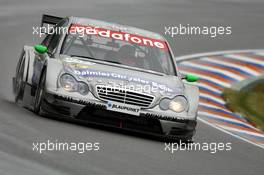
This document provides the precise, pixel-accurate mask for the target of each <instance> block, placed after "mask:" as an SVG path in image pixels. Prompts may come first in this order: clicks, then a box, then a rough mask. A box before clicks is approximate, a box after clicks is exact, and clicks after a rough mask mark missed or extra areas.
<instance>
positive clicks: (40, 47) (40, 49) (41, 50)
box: [34, 44, 48, 54]
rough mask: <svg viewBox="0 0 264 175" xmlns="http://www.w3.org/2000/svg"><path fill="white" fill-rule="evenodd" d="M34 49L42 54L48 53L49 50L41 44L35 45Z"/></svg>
mask: <svg viewBox="0 0 264 175" xmlns="http://www.w3.org/2000/svg"><path fill="white" fill-rule="evenodd" d="M34 49H35V51H37V52H38V53H40V54H43V53H46V52H47V51H48V48H47V47H46V46H44V45H41V44H38V45H35V46H34Z"/></svg>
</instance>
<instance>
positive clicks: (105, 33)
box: [69, 24, 168, 50]
mask: <svg viewBox="0 0 264 175" xmlns="http://www.w3.org/2000/svg"><path fill="white" fill-rule="evenodd" d="M69 32H70V33H72V34H80V36H84V34H86V35H97V36H101V37H106V38H113V39H116V40H122V41H126V42H130V43H134V44H138V45H144V46H149V47H155V48H159V49H163V50H167V49H168V47H167V44H166V42H165V41H162V40H158V39H153V38H147V37H143V36H140V35H136V34H131V33H125V32H120V31H114V30H109V29H104V28H99V27H94V26H84V25H79V24H73V25H71V27H70V28H69Z"/></svg>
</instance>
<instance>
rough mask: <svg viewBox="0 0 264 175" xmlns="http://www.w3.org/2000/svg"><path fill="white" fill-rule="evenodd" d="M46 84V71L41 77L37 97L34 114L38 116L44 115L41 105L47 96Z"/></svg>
mask: <svg viewBox="0 0 264 175" xmlns="http://www.w3.org/2000/svg"><path fill="white" fill-rule="evenodd" d="M45 82H46V70H44V71H43V73H42V75H41V78H40V81H39V85H38V87H37V90H36V95H35V103H34V112H35V113H36V114H38V115H39V114H40V115H41V114H42V110H41V105H42V102H43V97H44V95H45Z"/></svg>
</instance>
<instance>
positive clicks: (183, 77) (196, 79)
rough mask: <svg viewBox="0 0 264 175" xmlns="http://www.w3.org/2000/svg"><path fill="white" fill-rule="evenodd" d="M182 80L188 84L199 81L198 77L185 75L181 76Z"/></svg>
mask: <svg viewBox="0 0 264 175" xmlns="http://www.w3.org/2000/svg"><path fill="white" fill-rule="evenodd" d="M182 79H185V80H186V81H188V82H196V81H198V80H199V77H198V76H196V75H193V74H186V75H183V76H182Z"/></svg>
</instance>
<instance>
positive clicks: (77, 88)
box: [60, 73, 89, 95]
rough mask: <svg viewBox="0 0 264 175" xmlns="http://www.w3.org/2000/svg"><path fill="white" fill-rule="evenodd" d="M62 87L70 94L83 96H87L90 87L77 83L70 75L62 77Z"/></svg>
mask: <svg viewBox="0 0 264 175" xmlns="http://www.w3.org/2000/svg"><path fill="white" fill-rule="evenodd" d="M60 85H61V87H62V88H63V89H64V90H66V91H68V92H79V93H80V94H81V95H86V94H88V92H89V87H88V85H87V84H86V83H84V82H81V81H77V80H76V79H75V78H74V77H73V76H72V75H70V74H67V73H65V74H62V75H61V76H60Z"/></svg>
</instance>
